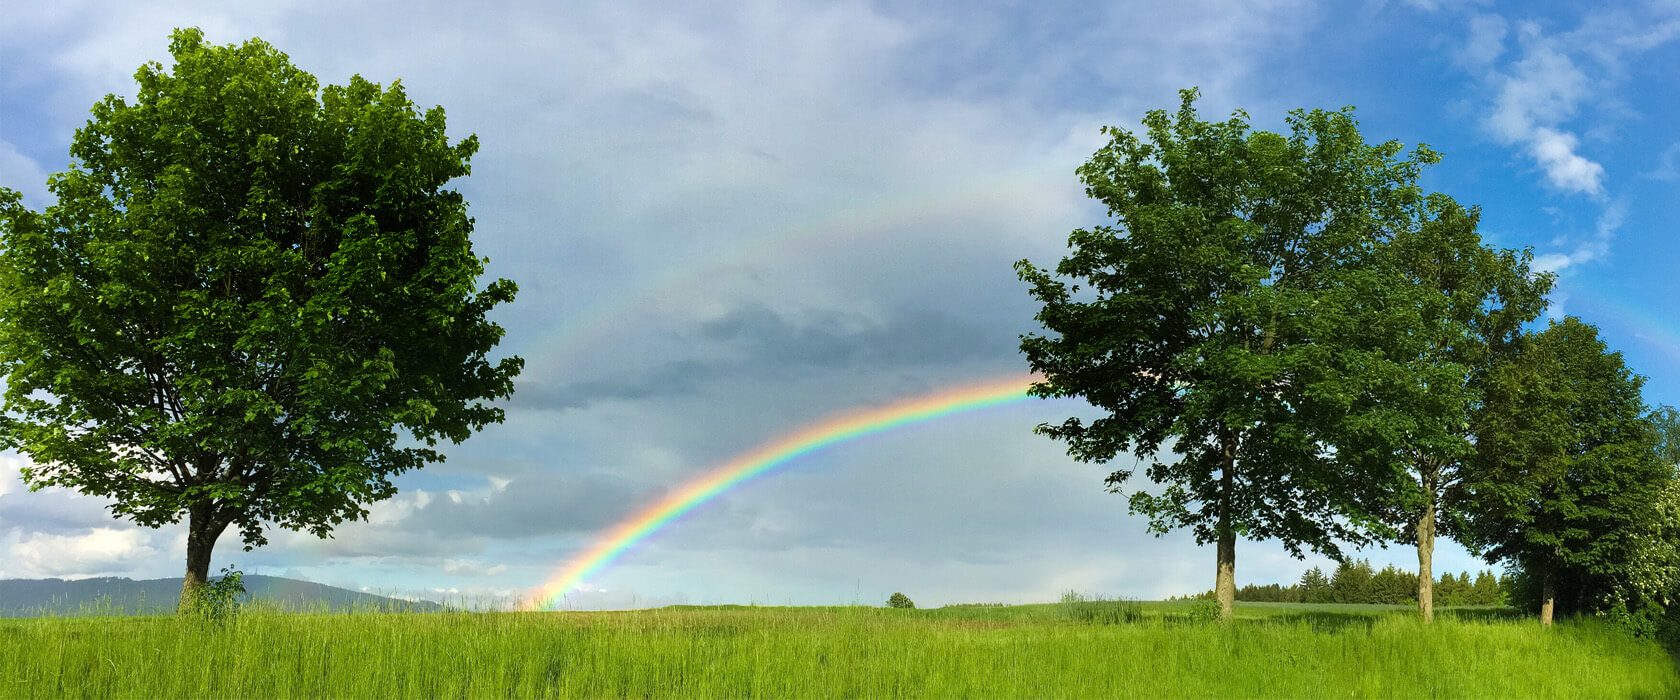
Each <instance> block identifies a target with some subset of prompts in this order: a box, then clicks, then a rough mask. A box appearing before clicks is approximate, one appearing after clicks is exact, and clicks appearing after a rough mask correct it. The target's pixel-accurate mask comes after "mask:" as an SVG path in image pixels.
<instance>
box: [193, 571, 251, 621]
mask: <svg viewBox="0 0 1680 700" xmlns="http://www.w3.org/2000/svg"><path fill="white" fill-rule="evenodd" d="M246 593H247V592H246V590H245V572H243V571H238V570H235V569H234V568H233V567H231V566H228V567H223V568H222V575H221V577H220V578H217V579H215V580H212V581H209V582H206V583H205V584H204V586H203V587H201V588H199V589H198V598H197V599H196V600H194V601H193V606H192V612H193V614H194V615H197V616H199V617H201V618H203V619H204V620H205V621H207V622H212V623H216V624H222V623H225V622H228V621H231V620H232V619H233V618H234V617H235V616H236V615H238V614H239V608H240V606H241V605H243V604H244V602H245V597H246Z"/></svg>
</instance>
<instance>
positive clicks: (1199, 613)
mask: <svg viewBox="0 0 1680 700" xmlns="http://www.w3.org/2000/svg"><path fill="white" fill-rule="evenodd" d="M1219 619H1220V618H1219V601H1217V600H1214V599H1212V598H1197V599H1196V602H1195V604H1194V605H1191V606H1190V621H1191V622H1219Z"/></svg>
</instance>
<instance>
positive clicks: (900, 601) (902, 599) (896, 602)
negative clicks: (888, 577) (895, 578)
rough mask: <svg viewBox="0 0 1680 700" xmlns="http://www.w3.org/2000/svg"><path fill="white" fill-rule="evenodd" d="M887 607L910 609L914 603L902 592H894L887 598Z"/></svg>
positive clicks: (913, 606)
mask: <svg viewBox="0 0 1680 700" xmlns="http://www.w3.org/2000/svg"><path fill="white" fill-rule="evenodd" d="M887 607H889V608H901V609H905V610H911V609H914V608H915V607H916V604H915V603H914V602H912V601H911V600H910V596H907V595H904V594H903V593H894V594H892V597H891V598H888V599H887Z"/></svg>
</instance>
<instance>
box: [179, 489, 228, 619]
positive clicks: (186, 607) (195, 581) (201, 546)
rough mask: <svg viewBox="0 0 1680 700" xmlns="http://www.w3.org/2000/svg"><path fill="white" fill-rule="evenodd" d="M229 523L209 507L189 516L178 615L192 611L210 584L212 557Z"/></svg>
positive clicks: (199, 509)
mask: <svg viewBox="0 0 1680 700" xmlns="http://www.w3.org/2000/svg"><path fill="white" fill-rule="evenodd" d="M228 523H229V520H228V519H227V518H226V517H223V516H222V515H221V514H219V513H217V512H216V511H215V510H213V509H211V508H209V507H194V508H193V509H191V510H190V511H188V513H187V575H186V577H185V578H183V579H182V580H181V602H180V604H179V605H178V606H177V607H176V611H177V612H181V613H185V612H188V611H191V610H192V609H193V607H194V605H195V604H196V603H197V601H198V595H199V591H200V589H202V588H204V586H206V585H208V584H209V581H210V554H211V553H212V552H214V551H215V549H216V539H217V538H219V537H221V536H222V531H224V530H226V529H227V526H228Z"/></svg>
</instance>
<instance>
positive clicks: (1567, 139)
mask: <svg viewBox="0 0 1680 700" xmlns="http://www.w3.org/2000/svg"><path fill="white" fill-rule="evenodd" d="M1579 141H1580V140H1579V139H1577V138H1575V135H1574V134H1571V133H1567V132H1562V131H1558V130H1556V129H1552V128H1550V127H1544V126H1542V127H1538V128H1536V129H1534V133H1533V135H1532V136H1530V137H1529V152H1530V153H1531V154H1533V156H1534V159H1535V160H1536V161H1538V162H1539V163H1540V167H1541V168H1542V169H1543V170H1545V171H1546V177H1547V178H1548V179H1549V180H1551V183H1552V185H1553V186H1554V187H1557V188H1559V189H1562V190H1566V191H1570V192H1580V193H1583V194H1591V195H1602V194H1604V166H1602V165H1599V164H1598V163H1595V162H1593V161H1591V160H1588V159H1586V158H1585V157H1582V156H1581V155H1580V154H1579V153H1577V152H1576V148H1575V147H1576V144H1577V143H1578V142H1579Z"/></svg>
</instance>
